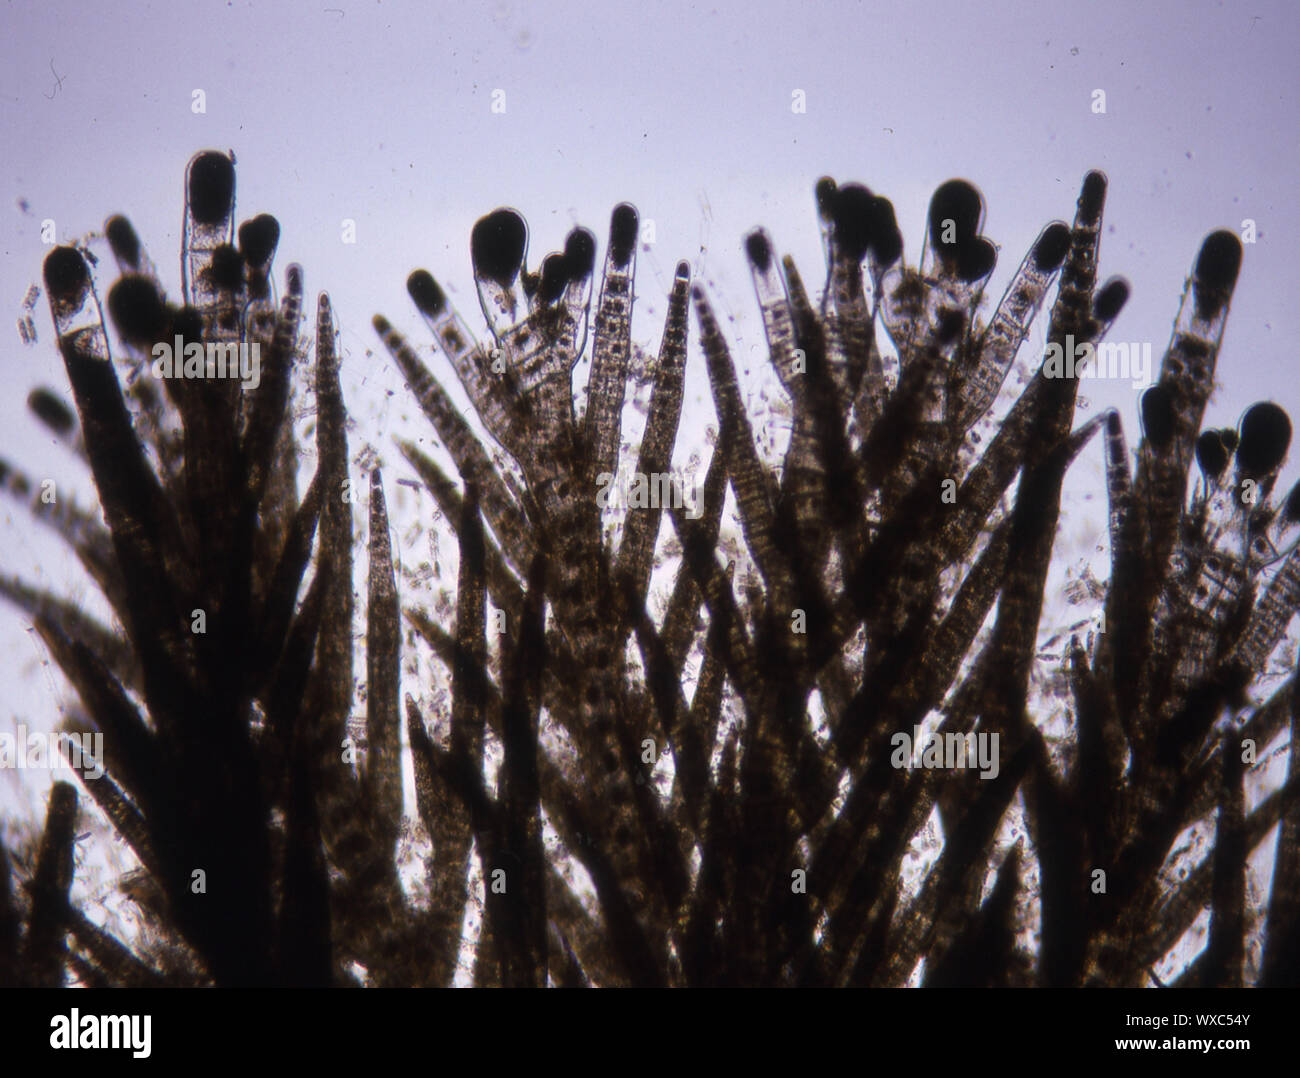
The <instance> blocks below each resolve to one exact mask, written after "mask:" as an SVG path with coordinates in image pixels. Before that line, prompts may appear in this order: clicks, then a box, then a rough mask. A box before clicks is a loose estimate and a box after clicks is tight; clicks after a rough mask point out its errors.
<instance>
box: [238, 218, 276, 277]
mask: <svg viewBox="0 0 1300 1078" xmlns="http://www.w3.org/2000/svg"><path fill="white" fill-rule="evenodd" d="M279 242H280V222H279V221H277V220H276V219H275V218H274V217H272V216H271V215H270V214H269V213H263V214H259V215H258V216H257V217H254V218H253V219H252V220H251V221H245V222H244V223H243V224H242V225H240V226H239V251H240V254H242V255H243V256H244V261H246V262H247V263H248V264H249V265H250V266H264V265H266V263H267V262H269V261H270V260H271V257H272V256H273V255H274V254H275V248H276V245H277V244H279Z"/></svg>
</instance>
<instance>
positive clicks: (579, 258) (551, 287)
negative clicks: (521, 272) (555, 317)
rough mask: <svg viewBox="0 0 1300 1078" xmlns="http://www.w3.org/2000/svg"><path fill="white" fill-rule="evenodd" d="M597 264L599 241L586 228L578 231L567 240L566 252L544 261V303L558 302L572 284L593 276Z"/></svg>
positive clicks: (572, 233)
mask: <svg viewBox="0 0 1300 1078" xmlns="http://www.w3.org/2000/svg"><path fill="white" fill-rule="evenodd" d="M595 262H596V238H595V237H594V236H593V235H592V234H591V233H590V232H588V231H587V230H586V229H585V228H575V229H574V230H573V231H572V232H570V233H569V236H568V239H567V240H565V243H564V253H563V254H551V255H547V256H546V258H545V259H544V260H543V261H542V283H541V291H540V293H539V298H540V299H541V301H542V302H543V303H554V302H555V301H556V300H558V299H559V298H560V297H561V296H562V295H564V290H565V289H566V288H568V287H569V285H570V284H573V283H576V282H577V281H581V280H582V279H583V278H585V277H589V276H590V275H591V271H592V268H593V267H594V265H595Z"/></svg>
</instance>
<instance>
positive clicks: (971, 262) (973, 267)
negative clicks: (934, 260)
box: [957, 237, 998, 281]
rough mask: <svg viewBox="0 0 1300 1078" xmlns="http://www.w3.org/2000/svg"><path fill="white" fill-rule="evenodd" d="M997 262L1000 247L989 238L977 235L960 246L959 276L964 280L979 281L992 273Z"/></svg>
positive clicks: (958, 257) (958, 253) (958, 256)
mask: <svg viewBox="0 0 1300 1078" xmlns="http://www.w3.org/2000/svg"><path fill="white" fill-rule="evenodd" d="M997 262H998V249H997V248H996V247H995V246H994V245H993V244H992V243H990V242H989V241H988V240H986V239H981V238H978V237H977V238H976V239H973V240H970V241H969V242H967V243H964V244H962V245H961V247H960V248H958V251H957V276H958V277H960V278H961V279H962V280H963V281H978V280H979V279H980V278H982V277H987V276H988V275H989V274H990V273H992V272H993V267H994V266H996V265H997Z"/></svg>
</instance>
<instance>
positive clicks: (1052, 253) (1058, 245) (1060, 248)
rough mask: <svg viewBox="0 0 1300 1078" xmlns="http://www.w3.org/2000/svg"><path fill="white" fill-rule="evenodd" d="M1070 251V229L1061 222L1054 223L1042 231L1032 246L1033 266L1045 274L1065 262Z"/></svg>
mask: <svg viewBox="0 0 1300 1078" xmlns="http://www.w3.org/2000/svg"><path fill="white" fill-rule="evenodd" d="M1069 249H1070V228H1069V226H1068V225H1066V224H1065V223H1064V222H1062V221H1054V222H1053V223H1052V224H1050V225H1048V226H1047V228H1045V229H1044V230H1043V234H1042V235H1041V236H1039V237H1038V242H1037V243H1036V244H1034V265H1035V266H1037V267H1038V268H1039V269H1040V270H1042V271H1044V272H1047V271H1048V270H1054V269H1056V267H1057V266H1059V265H1060V264H1061V263H1062V262H1064V261H1065V255H1066V252H1067V251H1069Z"/></svg>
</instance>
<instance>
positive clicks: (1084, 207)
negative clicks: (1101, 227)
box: [1079, 170, 1106, 228]
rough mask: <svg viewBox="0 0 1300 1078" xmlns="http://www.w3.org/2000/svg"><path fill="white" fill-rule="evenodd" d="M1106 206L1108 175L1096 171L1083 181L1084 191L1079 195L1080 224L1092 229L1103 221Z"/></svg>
mask: <svg viewBox="0 0 1300 1078" xmlns="http://www.w3.org/2000/svg"><path fill="white" fill-rule="evenodd" d="M1105 204H1106V174H1105V173H1104V172H1100V171H1097V170H1094V171H1092V172H1089V173H1088V175H1087V176H1085V177H1084V180H1083V190H1082V191H1081V192H1080V194H1079V223H1080V224H1082V225H1084V226H1085V227H1087V228H1091V227H1093V226H1094V225H1096V224H1097V222H1098V221H1100V220H1101V211H1102V207H1103V206H1105Z"/></svg>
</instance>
